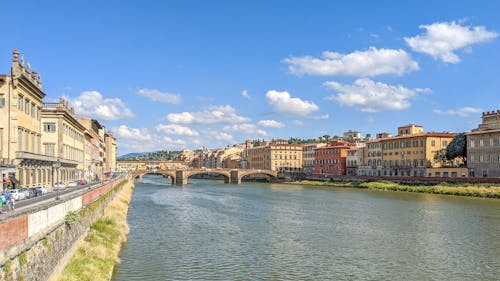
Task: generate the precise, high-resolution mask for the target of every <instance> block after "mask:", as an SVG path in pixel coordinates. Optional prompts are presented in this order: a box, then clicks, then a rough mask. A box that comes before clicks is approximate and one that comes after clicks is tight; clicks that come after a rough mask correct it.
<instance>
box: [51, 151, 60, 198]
mask: <svg viewBox="0 0 500 281" xmlns="http://www.w3.org/2000/svg"><path fill="white" fill-rule="evenodd" d="M52 167H53V168H54V169H59V168H60V167H61V161H59V160H57V161H56V162H54V164H52ZM56 175H57V176H56V177H57V179H56V183H57V182H58V181H59V176H58V175H59V171H58V170H57V171H56ZM52 186H54V185H52ZM56 200H59V188H57V189H56Z"/></svg>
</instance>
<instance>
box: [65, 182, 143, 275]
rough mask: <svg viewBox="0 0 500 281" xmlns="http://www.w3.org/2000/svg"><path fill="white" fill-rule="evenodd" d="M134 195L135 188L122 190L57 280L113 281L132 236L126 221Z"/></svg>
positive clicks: (94, 224)
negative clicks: (124, 247) (114, 273)
mask: <svg viewBox="0 0 500 281" xmlns="http://www.w3.org/2000/svg"><path fill="white" fill-rule="evenodd" d="M132 192H133V189H131V188H123V189H122V190H121V191H119V193H118V194H117V196H116V197H115V198H114V199H113V201H111V202H110V204H109V205H108V206H107V207H106V210H105V212H104V216H103V217H102V218H100V219H99V220H97V221H95V222H94V223H93V224H92V225H91V226H90V230H89V233H88V234H87V236H86V237H85V239H84V241H83V242H82V243H81V245H80V246H79V248H78V250H77V251H76V253H75V254H74V255H73V257H72V258H71V260H70V261H69V263H68V264H67V265H66V267H65V268H64V271H63V272H62V274H61V276H59V277H58V278H57V280H65V281H73V280H74V281H80V280H83V281H86V280H88V281H94V280H110V279H111V276H112V273H113V268H114V266H115V265H116V264H117V263H118V262H120V259H119V252H120V249H121V245H122V244H123V242H125V241H126V238H127V234H128V225H127V222H126V218H127V211H128V204H129V203H130V198H131V196H132Z"/></svg>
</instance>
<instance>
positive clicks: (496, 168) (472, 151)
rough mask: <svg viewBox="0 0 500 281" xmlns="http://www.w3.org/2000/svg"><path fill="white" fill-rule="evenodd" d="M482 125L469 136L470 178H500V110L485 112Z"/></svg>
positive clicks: (468, 159) (468, 165)
mask: <svg viewBox="0 0 500 281" xmlns="http://www.w3.org/2000/svg"><path fill="white" fill-rule="evenodd" d="M481 118H482V123H481V124H479V126H478V128H477V129H475V130H473V131H472V132H470V133H468V134H467V167H468V168H469V176H470V177H483V178H498V177H500V110H497V111H490V112H483V114H482V116H481Z"/></svg>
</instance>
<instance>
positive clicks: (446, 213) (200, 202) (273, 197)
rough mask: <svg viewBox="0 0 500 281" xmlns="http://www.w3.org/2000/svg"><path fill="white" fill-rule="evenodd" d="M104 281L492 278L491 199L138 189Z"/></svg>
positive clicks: (155, 184) (214, 187)
mask: <svg viewBox="0 0 500 281" xmlns="http://www.w3.org/2000/svg"><path fill="white" fill-rule="evenodd" d="M128 223H129V225H130V234H129V238H128V242H127V243H126V244H125V245H124V248H123V251H122V255H121V260H122V261H121V264H120V265H118V266H117V267H116V269H115V273H114V276H113V280H115V281H116V280H127V281H131V280H500V200H498V199H478V198H466V197H455V196H443V195H432V194H417V193H402V192H384V191H370V190H362V189H345V188H315V187H305V186H300V185H285V184H268V183H243V184H241V185H228V184H224V183H223V182H219V181H210V180H191V181H190V184H189V185H187V186H185V187H176V186H171V185H170V181H169V180H165V179H163V178H160V177H154V176H149V177H144V179H143V180H141V181H136V185H135V191H134V194H133V197H132V202H131V205H130V210H129V213H128Z"/></svg>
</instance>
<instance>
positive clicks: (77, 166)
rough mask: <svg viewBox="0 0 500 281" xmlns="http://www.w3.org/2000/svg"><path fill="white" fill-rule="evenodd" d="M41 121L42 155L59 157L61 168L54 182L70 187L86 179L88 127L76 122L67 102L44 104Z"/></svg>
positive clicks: (62, 100)
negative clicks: (86, 134) (86, 138)
mask: <svg viewBox="0 0 500 281" xmlns="http://www.w3.org/2000/svg"><path fill="white" fill-rule="evenodd" d="M41 121H42V147H43V153H44V154H45V155H47V156H51V157H56V158H57V161H58V165H57V166H60V167H59V169H58V171H57V173H56V175H55V177H56V179H55V181H56V182H63V183H64V184H67V183H68V182H69V181H71V180H75V179H81V178H83V177H84V164H85V163H84V160H85V155H84V153H85V138H84V132H85V128H84V127H83V126H82V125H81V124H80V123H79V122H78V121H77V120H76V118H75V113H74V110H73V108H68V104H67V102H66V101H65V100H64V99H61V100H60V101H59V102H57V103H44V104H43V108H42V120H41Z"/></svg>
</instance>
